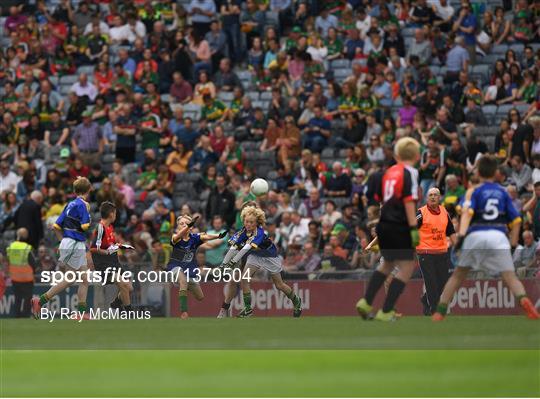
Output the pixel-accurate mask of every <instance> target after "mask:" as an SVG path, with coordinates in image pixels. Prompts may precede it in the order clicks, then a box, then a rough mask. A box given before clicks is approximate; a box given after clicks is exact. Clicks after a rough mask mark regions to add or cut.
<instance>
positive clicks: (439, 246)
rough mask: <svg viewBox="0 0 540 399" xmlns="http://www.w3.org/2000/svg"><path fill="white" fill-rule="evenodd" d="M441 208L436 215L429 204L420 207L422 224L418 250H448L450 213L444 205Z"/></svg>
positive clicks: (433, 251)
mask: <svg viewBox="0 0 540 399" xmlns="http://www.w3.org/2000/svg"><path fill="white" fill-rule="evenodd" d="M439 209H440V212H439V214H438V215H435V214H433V213H432V212H430V211H429V209H428V207H427V205H424V206H423V207H422V208H420V212H421V213H422V226H421V227H420V229H419V230H418V232H419V233H420V244H419V245H418V246H417V247H416V249H417V250H418V251H422V252H427V253H445V252H447V251H448V240H447V239H446V227H447V226H448V213H447V212H446V209H445V208H444V206H442V205H439Z"/></svg>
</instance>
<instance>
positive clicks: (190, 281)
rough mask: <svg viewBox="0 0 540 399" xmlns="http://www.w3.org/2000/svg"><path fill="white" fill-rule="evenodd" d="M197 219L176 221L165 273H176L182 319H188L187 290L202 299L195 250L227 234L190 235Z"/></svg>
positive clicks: (196, 297) (186, 218)
mask: <svg viewBox="0 0 540 399" xmlns="http://www.w3.org/2000/svg"><path fill="white" fill-rule="evenodd" d="M197 219H198V217H196V218H192V217H191V216H189V215H182V216H180V217H179V218H178V219H177V221H176V226H177V230H176V232H175V233H174V234H173V235H172V238H171V246H172V253H171V258H170V260H169V263H168V265H167V271H173V272H178V280H177V283H178V285H179V290H178V300H179V302H180V312H181V314H180V317H181V318H182V319H187V318H188V313H187V291H188V289H189V290H190V291H191V293H192V294H193V296H194V297H195V299H197V300H199V301H201V300H203V298H204V294H203V292H202V289H201V286H200V285H199V283H198V280H199V279H200V270H199V266H198V264H197V261H196V258H195V254H196V252H197V249H198V248H199V247H200V246H201V245H202V244H203V243H204V242H206V241H211V240H217V239H222V238H223V237H225V235H226V234H227V232H223V233H220V234H207V233H200V234H199V233H192V232H191V229H192V228H193V226H194V225H195V223H196V222H197Z"/></svg>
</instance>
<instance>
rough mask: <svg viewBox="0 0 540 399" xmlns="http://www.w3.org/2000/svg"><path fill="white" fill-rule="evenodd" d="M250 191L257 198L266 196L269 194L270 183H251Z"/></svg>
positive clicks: (256, 180) (257, 180)
mask: <svg viewBox="0 0 540 399" xmlns="http://www.w3.org/2000/svg"><path fill="white" fill-rule="evenodd" d="M250 190H251V192H252V193H253V195H255V196H256V197H259V196H261V195H264V194H266V193H267V192H268V182H267V181H266V180H264V179H255V180H253V181H252V182H251V187H250Z"/></svg>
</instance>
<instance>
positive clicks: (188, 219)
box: [176, 213, 193, 225]
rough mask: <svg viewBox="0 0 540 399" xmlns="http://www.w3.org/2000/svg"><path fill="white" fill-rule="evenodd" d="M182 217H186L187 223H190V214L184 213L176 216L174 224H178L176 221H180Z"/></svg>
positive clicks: (191, 219)
mask: <svg viewBox="0 0 540 399" xmlns="http://www.w3.org/2000/svg"><path fill="white" fill-rule="evenodd" d="M182 219H186V220H187V221H188V223H191V222H192V221H193V218H192V217H191V215H189V214H187V213H186V214H184V215H180V216H178V217H177V218H176V224H177V225H178V223H180V220H182Z"/></svg>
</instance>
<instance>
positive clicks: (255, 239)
mask: <svg viewBox="0 0 540 399" xmlns="http://www.w3.org/2000/svg"><path fill="white" fill-rule="evenodd" d="M241 218H242V223H243V224H244V229H243V230H244V232H243V233H242V234H240V237H239V238H238V242H239V243H242V242H243V243H244V244H243V246H242V247H241V249H240V250H239V251H238V253H237V254H236V255H234V257H233V258H232V260H231V261H230V262H229V266H232V267H234V265H236V264H239V263H240V262H241V261H242V259H243V258H244V257H246V266H245V267H246V271H247V278H242V281H241V286H242V292H243V296H244V309H243V310H242V311H241V312H240V314H239V315H238V317H250V316H251V315H252V314H253V308H252V307H251V288H250V285H249V281H250V279H251V277H252V276H253V274H255V273H256V272H257V271H258V270H260V269H263V270H266V271H268V272H269V273H270V277H271V279H272V282H273V283H274V286H275V287H276V288H277V289H278V290H280V291H281V292H283V293H284V294H285V295H286V296H287V298H289V299H290V300H291V301H292V303H293V305H294V308H293V316H294V317H300V315H301V313H302V301H301V299H300V297H299V296H298V295H296V294H295V292H294V290H293V289H292V288H291V287H290V286H288V285H287V284H286V283H285V282H284V281H283V279H282V278H281V271H282V270H283V266H282V259H281V257H280V256H279V254H278V251H277V248H276V246H275V244H274V243H273V242H272V240H271V239H270V238H269V237H268V234H266V233H265V231H264V228H263V227H264V225H265V223H266V217H265V214H264V211H263V210H262V209H260V208H256V207H253V206H248V207H246V208H244V209H243V210H242V213H241ZM244 237H245V238H244Z"/></svg>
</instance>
